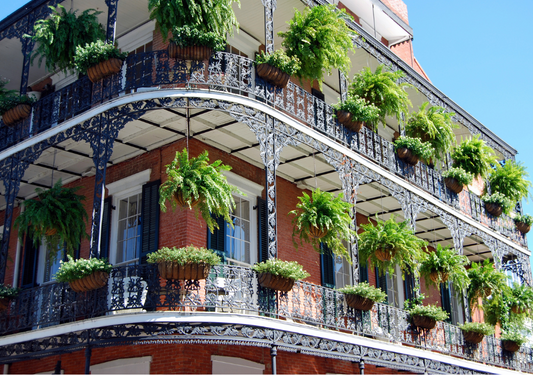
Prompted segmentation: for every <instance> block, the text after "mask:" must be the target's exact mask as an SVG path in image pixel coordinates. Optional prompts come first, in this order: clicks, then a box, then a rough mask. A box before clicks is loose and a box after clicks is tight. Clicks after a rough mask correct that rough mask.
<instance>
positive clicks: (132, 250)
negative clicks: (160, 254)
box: [115, 193, 142, 264]
mask: <svg viewBox="0 0 533 375" xmlns="http://www.w3.org/2000/svg"><path fill="white" fill-rule="evenodd" d="M141 202H142V200H141V194H140V193H139V194H132V195H128V196H126V197H124V198H121V199H120V200H119V202H118V223H117V228H118V229H117V249H116V257H115V263H117V264H127V263H134V262H136V261H137V260H138V259H139V252H140V249H141V228H142V225H141V204H142V203H141Z"/></svg>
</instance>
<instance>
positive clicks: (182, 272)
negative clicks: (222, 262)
mask: <svg viewBox="0 0 533 375" xmlns="http://www.w3.org/2000/svg"><path fill="white" fill-rule="evenodd" d="M157 269H158V270H159V276H161V278H162V279H166V280H204V279H205V278H207V276H209V271H210V270H211V266H210V265H209V264H207V263H185V264H183V265H180V264H179V263H177V262H159V263H157Z"/></svg>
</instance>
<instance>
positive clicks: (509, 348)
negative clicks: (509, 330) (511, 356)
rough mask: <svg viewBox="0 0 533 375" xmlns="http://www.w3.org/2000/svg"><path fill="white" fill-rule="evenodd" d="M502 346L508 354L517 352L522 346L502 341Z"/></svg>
mask: <svg viewBox="0 0 533 375" xmlns="http://www.w3.org/2000/svg"><path fill="white" fill-rule="evenodd" d="M502 346H503V348H504V349H505V350H507V351H508V352H517V351H519V350H520V345H518V344H517V343H516V342H514V341H510V340H502Z"/></svg>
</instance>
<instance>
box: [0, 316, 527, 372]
mask: <svg viewBox="0 0 533 375" xmlns="http://www.w3.org/2000/svg"><path fill="white" fill-rule="evenodd" d="M139 323H188V324H194V323H212V324H239V325H248V326H253V327H260V328H268V329H272V330H280V331H285V332H289V333H297V334H302V335H307V336H311V337H318V338H322V339H325V340H333V341H340V342H344V343H347V344H352V345H362V346H366V347H369V348H374V349H380V350H385V351H387V352H391V353H398V354H400V355H401V354H403V355H409V356H416V357H419V358H427V359H431V360H435V361H439V362H442V363H448V364H451V365H455V366H460V367H464V368H468V369H472V370H475V371H480V372H488V373H494V374H509V375H512V374H516V371H514V370H507V369H503V368H499V367H495V366H489V365H485V364H482V363H477V362H473V361H469V360H466V359H462V358H455V357H452V356H449V355H445V354H441V353H437V352H432V351H430V350H424V349H418V348H414V347H408V346H402V345H397V344H392V343H388V342H383V341H378V340H375V339H371V338H367V337H363V336H356V335H352V334H347V333H342V332H337V331H333V330H326V329H317V328H314V327H310V326H307V325H304V324H298V323H293V322H289V321H283V320H278V319H273V318H267V317H261V316H254V315H241V314H230V313H214V312H213V313H207V314H206V313H179V312H175V311H161V312H149V313H135V314H122V315H113V316H102V317H98V318H93V319H87V320H84V321H80V322H72V323H65V324H61V325H59V326H54V327H45V328H41V329H38V330H35V331H29V332H22V333H16V334H14V335H9V336H2V337H0V346H6V345H14V344H18V343H22V342H24V341H31V340H39V339H45V338H48V337H53V336H57V335H63V334H69V333H72V332H78V331H84V330H88V329H97V328H102V327H109V326H115V325H119V326H120V325H128V324H139ZM154 337H156V336H154ZM200 337H201V336H200Z"/></svg>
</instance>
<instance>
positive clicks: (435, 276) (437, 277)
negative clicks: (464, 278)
mask: <svg viewBox="0 0 533 375" xmlns="http://www.w3.org/2000/svg"><path fill="white" fill-rule="evenodd" d="M448 277H449V275H448V273H447V272H440V271H434V272H431V273H430V274H429V278H430V279H431V281H433V282H434V283H435V284H438V283H441V282H442V283H445V282H446V281H448Z"/></svg>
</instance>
